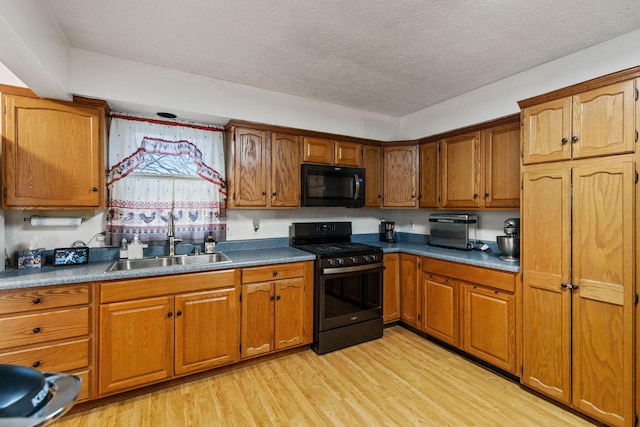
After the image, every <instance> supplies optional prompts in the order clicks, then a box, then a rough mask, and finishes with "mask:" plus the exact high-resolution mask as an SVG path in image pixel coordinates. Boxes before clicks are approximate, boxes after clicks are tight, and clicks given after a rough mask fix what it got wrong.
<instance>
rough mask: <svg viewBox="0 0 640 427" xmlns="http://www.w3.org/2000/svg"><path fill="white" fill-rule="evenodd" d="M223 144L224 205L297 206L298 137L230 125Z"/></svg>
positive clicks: (298, 175) (298, 196)
mask: <svg viewBox="0 0 640 427" xmlns="http://www.w3.org/2000/svg"><path fill="white" fill-rule="evenodd" d="M227 147H228V160H227V163H228V165H229V166H230V167H228V168H227V181H228V183H229V196H228V207H230V208H295V207H298V206H300V137H298V136H294V135H289V134H280V133H275V132H273V133H269V132H266V131H262V130H256V129H247V128H235V127H233V128H231V129H230V130H228V133H227Z"/></svg>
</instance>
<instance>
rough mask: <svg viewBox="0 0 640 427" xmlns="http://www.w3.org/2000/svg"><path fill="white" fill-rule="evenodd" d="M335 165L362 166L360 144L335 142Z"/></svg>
mask: <svg viewBox="0 0 640 427" xmlns="http://www.w3.org/2000/svg"><path fill="white" fill-rule="evenodd" d="M335 150H336V152H335V160H336V165H340V166H353V167H357V168H359V167H362V144H356V143H353V142H342V141H336V142H335Z"/></svg>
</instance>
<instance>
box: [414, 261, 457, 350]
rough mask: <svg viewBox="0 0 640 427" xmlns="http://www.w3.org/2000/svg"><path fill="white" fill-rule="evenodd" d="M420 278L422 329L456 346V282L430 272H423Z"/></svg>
mask: <svg viewBox="0 0 640 427" xmlns="http://www.w3.org/2000/svg"><path fill="white" fill-rule="evenodd" d="M421 278H422V283H421V292H422V330H423V331H424V332H426V333H427V334H429V335H431V336H432V337H434V338H438V339H439V340H440V341H443V342H446V343H447V344H451V345H454V346H458V345H459V338H458V335H459V333H458V286H459V285H458V282H457V281H456V280H453V279H450V278H448V277H440V276H436V275H434V274H431V273H423V274H422V275H421Z"/></svg>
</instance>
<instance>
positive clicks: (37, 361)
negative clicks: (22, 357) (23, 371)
mask: <svg viewBox="0 0 640 427" xmlns="http://www.w3.org/2000/svg"><path fill="white" fill-rule="evenodd" d="M31 366H33V367H34V368H37V367H38V366H40V361H39V360H36V361H35V362H33V363H32V364H31Z"/></svg>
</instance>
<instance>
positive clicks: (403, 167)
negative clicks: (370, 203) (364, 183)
mask: <svg viewBox="0 0 640 427" xmlns="http://www.w3.org/2000/svg"><path fill="white" fill-rule="evenodd" d="M383 153H384V154H383V163H384V165H383V173H384V175H383V177H384V178H383V182H384V184H383V188H384V190H383V196H382V197H383V206H384V207H385V208H417V207H418V146H417V145H407V146H397V147H384V149H383Z"/></svg>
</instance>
